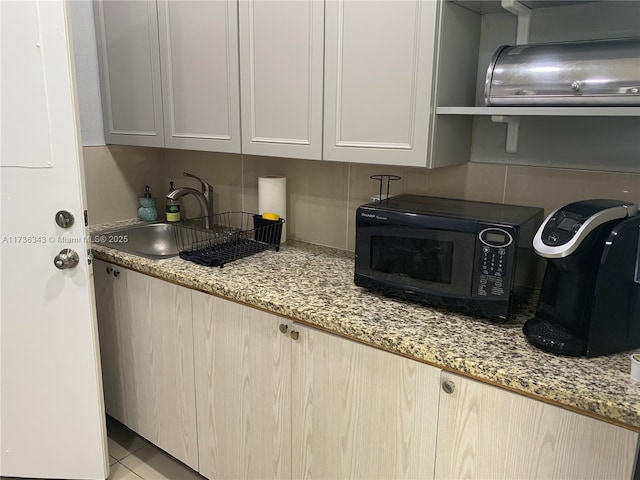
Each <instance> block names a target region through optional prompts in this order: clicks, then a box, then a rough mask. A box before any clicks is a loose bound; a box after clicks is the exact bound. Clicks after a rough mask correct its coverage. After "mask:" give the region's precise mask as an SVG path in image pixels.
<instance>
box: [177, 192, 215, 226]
mask: <svg viewBox="0 0 640 480" xmlns="http://www.w3.org/2000/svg"><path fill="white" fill-rule="evenodd" d="M188 194H191V195H193V196H195V197H196V198H197V199H198V203H199V204H200V214H201V216H202V226H203V227H204V228H211V210H210V209H209V203H208V202H207V198H206V197H205V196H204V194H202V193H201V192H199V191H198V190H196V189H195V188H189V187H179V188H176V189H174V190H172V191H170V192H169V193H168V194H167V199H168V200H178V199H179V198H181V197H184V196H185V195H188Z"/></svg>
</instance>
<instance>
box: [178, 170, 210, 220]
mask: <svg viewBox="0 0 640 480" xmlns="http://www.w3.org/2000/svg"><path fill="white" fill-rule="evenodd" d="M182 174H183V175H184V176H185V177H191V178H195V179H196V180H198V181H199V182H200V186H201V187H202V194H203V195H204V198H206V199H207V205H208V206H209V214H212V213H213V187H212V186H211V184H210V183H209V182H207V181H206V180H203V179H202V178H200V177H198V176H196V175H194V174H193V173H187V172H183V173H182Z"/></svg>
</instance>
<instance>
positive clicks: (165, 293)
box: [93, 260, 198, 469]
mask: <svg viewBox="0 0 640 480" xmlns="http://www.w3.org/2000/svg"><path fill="white" fill-rule="evenodd" d="M93 271H94V283H95V290H96V310H97V315H98V331H99V338H100V357H101V360H102V376H103V385H104V397H105V407H106V412H107V413H108V414H109V415H111V416H112V417H114V418H115V419H117V420H118V421H120V422H122V423H123V424H125V425H126V426H127V427H129V428H130V429H132V430H134V431H135V432H137V433H138V434H140V435H141V436H143V437H144V438H146V439H147V440H149V441H150V442H153V443H154V444H156V445H158V446H159V447H160V448H162V449H163V450H165V451H167V452H168V453H170V454H171V455H173V456H174V457H175V458H177V459H179V460H180V461H182V462H183V463H185V464H187V465H189V466H190V467H191V468H194V469H197V468H198V451H197V433H196V408H195V386H194V377H193V372H194V366H193V332H192V319H193V315H192V313H191V290H189V289H187V288H184V287H179V286H177V285H174V284H171V283H169V282H164V281H162V280H158V279H156V278H152V277H149V276H147V275H143V274H141V273H137V272H133V271H131V270H128V269H126V268H122V267H118V266H115V265H111V264H108V263H105V262H102V261H100V260H95V263H94V266H93Z"/></svg>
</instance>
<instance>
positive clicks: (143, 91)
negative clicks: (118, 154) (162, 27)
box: [95, 0, 164, 147]
mask: <svg viewBox="0 0 640 480" xmlns="http://www.w3.org/2000/svg"><path fill="white" fill-rule="evenodd" d="M95 20H96V39H97V44H98V59H99V65H100V78H101V82H102V88H101V92H102V110H103V116H104V126H105V140H106V142H107V143H113V144H119V145H140V146H148V147H162V146H164V129H163V120H162V93H161V85H160V53H159V50H158V14H157V10H156V2H155V0H153V1H146V0H136V1H127V2H123V1H116V0H110V1H97V2H96V3H95Z"/></svg>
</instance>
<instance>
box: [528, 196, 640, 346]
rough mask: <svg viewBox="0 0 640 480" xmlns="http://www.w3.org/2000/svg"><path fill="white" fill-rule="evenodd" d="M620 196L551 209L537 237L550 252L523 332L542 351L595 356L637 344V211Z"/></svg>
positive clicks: (543, 252)
mask: <svg viewBox="0 0 640 480" xmlns="http://www.w3.org/2000/svg"><path fill="white" fill-rule="evenodd" d="M637 213H638V207H637V206H636V205H635V204H633V203H629V202H621V201H618V200H585V201H581V202H575V203H571V204H569V205H567V206H565V207H562V208H560V209H558V210H556V211H555V212H553V213H552V214H551V215H549V217H548V218H547V219H546V220H545V221H544V222H543V224H542V226H541V227H540V229H539V230H538V232H537V234H536V236H535V237H534V241H533V247H534V249H535V251H536V252H537V253H538V254H539V255H540V256H542V257H545V258H546V259H547V269H546V271H545V275H544V280H543V283H542V289H541V291H540V299H539V301H538V308H537V311H536V316H535V318H532V319H531V320H529V321H527V322H526V323H525V325H524V327H523V331H524V334H525V336H526V337H527V340H528V341H529V342H530V343H531V344H533V345H535V346H536V347H538V348H541V349H542V350H546V351H548V352H552V353H556V354H560V355H568V356H583V355H586V356H587V357H595V356H597V355H605V354H608V353H615V352H621V351H624V350H630V349H633V348H636V347H640V215H638V214H637Z"/></svg>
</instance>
